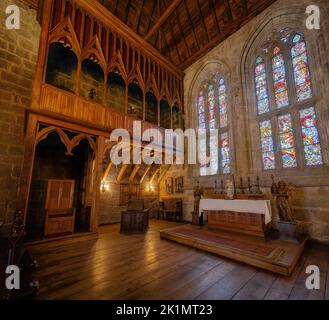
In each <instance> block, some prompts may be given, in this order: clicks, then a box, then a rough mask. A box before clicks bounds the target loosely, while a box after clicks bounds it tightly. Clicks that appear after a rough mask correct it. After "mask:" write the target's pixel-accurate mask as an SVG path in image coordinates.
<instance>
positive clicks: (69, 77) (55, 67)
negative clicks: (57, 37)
mask: <svg viewBox="0 0 329 320" xmlns="http://www.w3.org/2000/svg"><path fill="white" fill-rule="evenodd" d="M77 65H78V59H77V57H76V55H75V53H74V52H73V51H72V50H71V48H70V44H68V43H66V44H65V43H59V42H54V43H52V44H51V45H50V46H49V53H48V61H47V71H46V79H45V80H46V83H48V84H51V85H53V86H55V87H57V88H60V89H63V90H66V91H70V92H75V91H76V82H77V81H76V75H77Z"/></svg>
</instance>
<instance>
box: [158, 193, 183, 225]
mask: <svg viewBox="0 0 329 320" xmlns="http://www.w3.org/2000/svg"><path fill="white" fill-rule="evenodd" d="M162 210H163V216H164V218H165V219H166V220H174V221H183V202H182V199H181V198H177V199H175V198H168V199H163V209H162Z"/></svg>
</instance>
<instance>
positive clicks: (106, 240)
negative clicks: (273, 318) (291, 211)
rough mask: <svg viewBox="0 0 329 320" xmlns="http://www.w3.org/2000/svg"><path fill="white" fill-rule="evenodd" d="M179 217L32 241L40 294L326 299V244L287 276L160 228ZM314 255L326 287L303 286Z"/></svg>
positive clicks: (56, 296)
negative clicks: (140, 228)
mask: <svg viewBox="0 0 329 320" xmlns="http://www.w3.org/2000/svg"><path fill="white" fill-rule="evenodd" d="M176 225H178V224H177V223H173V222H168V221H158V220H151V221H150V229H149V231H148V232H147V233H146V234H133V235H122V234H120V233H119V225H110V226H105V227H101V228H100V232H99V239H98V240H96V241H86V242H79V243H72V244H69V245H65V246H63V247H60V246H57V247H52V248H47V246H40V247H38V246H33V248H32V247H31V249H30V250H31V252H32V254H33V255H34V257H36V258H37V260H38V263H39V269H38V272H37V275H38V277H39V280H40V286H41V288H40V294H39V296H38V297H37V298H38V299H40V300H42V299H168V300H169V299H170V300H175V299H211V300H213V299H263V298H265V299H287V298H290V299H297V298H302V299H324V298H327V299H328V290H329V289H328V287H329V286H328V281H329V276H328V272H329V271H328V270H329V268H328V263H329V254H328V253H326V252H329V250H328V247H324V246H321V245H310V246H308V247H307V249H306V250H305V254H304V255H303V256H302V257H301V259H300V261H299V262H298V265H297V268H296V270H295V272H294V273H293V275H292V276H291V277H283V276H282V277H281V276H276V275H274V274H272V273H268V272H265V271H261V270H259V269H257V268H253V267H251V266H247V265H245V264H240V263H238V262H235V261H233V260H230V259H226V258H222V257H219V256H216V255H212V254H209V253H205V252H202V251H200V250H197V249H193V248H190V247H187V246H184V245H181V244H177V243H175V242H171V241H168V240H163V239H160V236H159V232H160V230H162V229H166V228H170V227H173V226H176ZM311 263H312V264H317V263H318V264H319V267H320V269H321V273H322V278H321V285H322V286H323V288H322V291H320V292H313V293H310V292H307V291H306V292H305V283H304V282H305V276H304V275H305V266H306V265H307V264H311ZM325 284H326V285H325ZM303 286H304V287H303Z"/></svg>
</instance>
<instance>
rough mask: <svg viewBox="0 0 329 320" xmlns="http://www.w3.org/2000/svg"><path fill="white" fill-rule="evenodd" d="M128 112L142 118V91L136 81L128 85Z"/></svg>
mask: <svg viewBox="0 0 329 320" xmlns="http://www.w3.org/2000/svg"><path fill="white" fill-rule="evenodd" d="M128 114H130V115H132V116H134V117H136V118H137V119H141V120H142V119H143V91H142V89H141V88H140V86H139V85H138V82H137V81H133V82H132V83H130V84H129V86H128Z"/></svg>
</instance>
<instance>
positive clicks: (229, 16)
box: [224, 0, 233, 23]
mask: <svg viewBox="0 0 329 320" xmlns="http://www.w3.org/2000/svg"><path fill="white" fill-rule="evenodd" d="M224 3H225V8H226V12H227V18H228V21H229V22H230V23H232V22H233V15H232V10H231V6H230V3H229V1H228V0H224Z"/></svg>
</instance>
